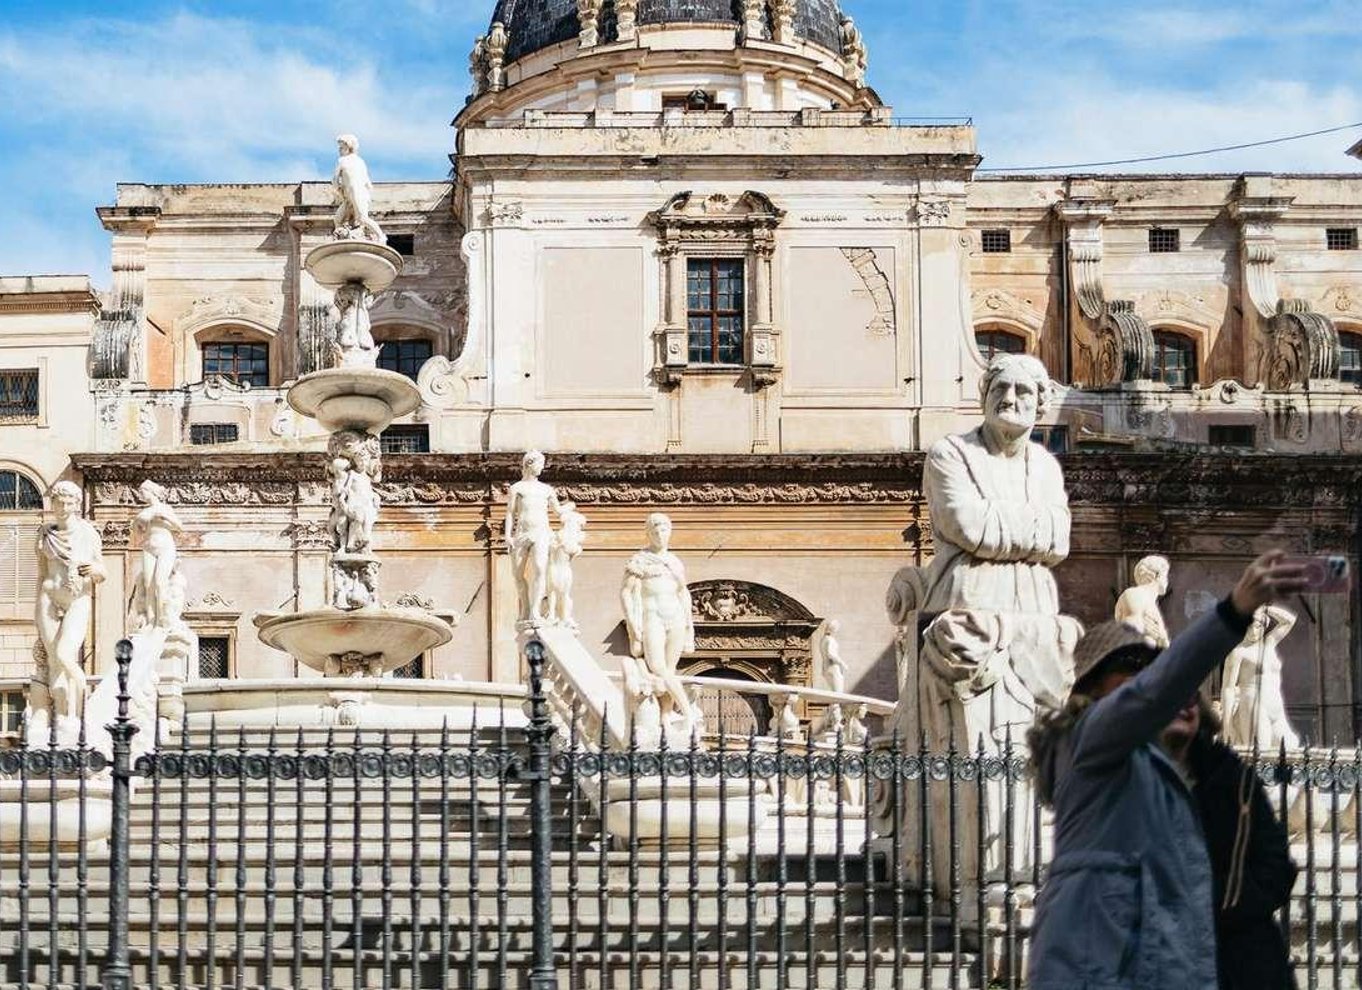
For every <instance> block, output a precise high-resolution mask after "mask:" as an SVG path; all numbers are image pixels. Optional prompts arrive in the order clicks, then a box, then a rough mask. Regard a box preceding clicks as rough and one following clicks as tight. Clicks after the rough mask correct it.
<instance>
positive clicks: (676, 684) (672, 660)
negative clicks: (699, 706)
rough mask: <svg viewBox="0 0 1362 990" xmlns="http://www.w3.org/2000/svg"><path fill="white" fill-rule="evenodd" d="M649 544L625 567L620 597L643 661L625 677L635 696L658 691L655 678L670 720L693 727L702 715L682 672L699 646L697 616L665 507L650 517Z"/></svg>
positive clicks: (634, 651) (632, 644) (633, 649)
mask: <svg viewBox="0 0 1362 990" xmlns="http://www.w3.org/2000/svg"><path fill="white" fill-rule="evenodd" d="M647 533H648V546H647V547H645V548H644V549H642V550H640V551H639V552H638V553H636V554H634V555H633V557H631V558H630V559H629V563H628V565H627V566H626V567H625V569H624V584H623V586H622V587H621V588H620V602H621V604H622V605H623V606H624V624H625V626H626V628H627V629H628V632H629V653H630V655H631V656H632V657H633V658H634V659H635V660H636V661H638V660H641V661H642V664H641V665H640V664H638V663H634V664H632V665H629V664H626V665H625V682H626V687H627V688H628V690H629V691H630V692H631V693H633V694H634V695H635V696H639V695H644V694H651V693H653V692H652V691H651V690H650V689H649V686H648V684H647V680H648V679H652V680H653V681H654V682H655V683H657V684H658V685H660V687H661V688H662V691H663V692H664V693H665V694H666V701H665V702H663V704H664V705H665V706H666V707H665V708H664V710H663V716H662V723H663V724H664V725H666V724H668V722H671V723H672V724H673V725H675V724H676V723H677V722H679V723H680V724H681V726H683V727H685V728H687V729H688V730H693V729H694V727H695V725H696V724H697V722H698V716H697V713H696V711H695V708H694V705H693V703H692V701H691V698H690V695H689V694H688V693H687V691H686V688H685V686H684V685H683V684H682V683H681V679H680V678H679V677H678V676H677V673H676V670H677V665H678V664H679V663H680V660H681V655H682V654H683V653H690V652H693V651H694V650H695V618H694V616H693V615H692V612H691V597H690V589H689V588H688V587H687V586H686V569H685V567H684V566H683V565H682V563H681V560H680V558H678V557H677V556H676V554H674V553H672V552H671V551H670V549H668V548H669V546H670V545H671V537H672V521H671V519H669V518H668V517H667V516H665V515H663V514H662V513H660V512H655V513H653V514H652V515H651V516H649V517H648V524H647Z"/></svg>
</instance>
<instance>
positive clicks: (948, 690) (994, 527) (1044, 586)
mask: <svg viewBox="0 0 1362 990" xmlns="http://www.w3.org/2000/svg"><path fill="white" fill-rule="evenodd" d="M1050 387H1051V384H1050V377H1049V375H1048V374H1047V373H1046V370H1045V366H1044V365H1042V364H1041V363H1040V361H1038V360H1037V359H1036V358H1034V357H1029V356H1026V355H1020V354H1006V355H999V356H998V357H996V358H994V359H993V361H992V362H991V363H990V364H989V367H988V370H987V371H986V373H985V374H984V376H983V378H982V380H981V382H980V386H979V395H980V400H981V402H982V404H983V412H984V422H983V424H982V425H981V426H979V427H978V428H976V429H974V430H971V431H970V432H968V433H965V434H961V435H958V436H951V437H947V438H945V439H943V440H941V441H939V442H938V443H936V444H935V445H934V446H933V447H932V448H931V450H930V451H929V452H928V454H927V460H926V466H925V469H924V473H923V487H924V491H925V494H926V497H927V502H928V509H929V512H930V515H931V519H932V521H933V532H934V542H935V550H936V554H935V557H934V558H933V560H932V562H931V564H930V565H929V566H927V567H926V568H916V567H909V568H905V569H903V570H901V571H900V572H899V573H898V574H897V575H896V576H895V578H894V582H893V584H892V585H891V587H890V590H889V595H888V605H889V608H890V612H891V618H892V619H893V621H894V623H895V625H897V626H898V627H899V629H900V643H901V645H902V647H903V648H904V649H905V650H906V651H907V655H906V656H905V657H904V658H903V670H904V672H905V673H904V676H903V681H904V683H903V685H902V687H901V690H900V694H899V701H898V707H897V709H896V712H895V723H894V727H895V729H896V731H897V733H898V738H899V739H900V740H913V741H915V742H916V741H920V740H921V739H922V738H923V737H924V736H925V738H926V741H927V746H928V748H929V749H930V750H931V751H932V752H938V753H939V752H945V751H946V750H947V749H948V748H949V746H950V745H951V744H952V743H954V745H955V747H956V749H957V751H959V752H970V751H972V750H974V749H976V747H977V746H978V744H979V741H980V739H983V741H984V744H985V746H986V747H987V748H988V749H990V750H992V751H994V752H997V751H999V750H1001V749H1002V748H1003V747H1004V746H1005V745H1006V744H1007V742H1008V740H1009V739H1010V740H1011V742H1012V744H1013V746H1014V747H1015V748H1016V749H1017V750H1020V748H1021V745H1022V743H1023V742H1024V738H1025V735H1026V729H1027V727H1029V726H1030V725H1031V723H1032V721H1033V719H1034V717H1035V714H1036V709H1037V706H1042V705H1043V706H1048V707H1058V706H1060V705H1062V704H1063V703H1064V701H1065V699H1066V698H1067V696H1068V692H1069V688H1070V687H1071V686H1072V683H1073V648H1074V646H1075V645H1076V643H1077V641H1078V638H1079V636H1080V635H1081V634H1082V626H1081V625H1080V624H1079V623H1078V621H1077V620H1075V619H1072V618H1070V617H1068V616H1064V615H1061V614H1060V611H1059V592H1058V589H1057V587H1056V584H1055V578H1054V575H1053V574H1052V573H1051V569H1052V568H1053V567H1055V566H1056V565H1057V564H1059V563H1060V562H1061V561H1063V560H1064V559H1065V557H1067V556H1068V553H1069V529H1070V516H1069V504H1068V496H1067V494H1066V492H1065V489H1064V477H1063V473H1062V471H1061V469H1060V466H1059V462H1058V461H1057V460H1055V458H1054V456H1053V455H1051V454H1050V453H1049V452H1048V451H1047V450H1046V449H1045V448H1044V447H1042V446H1040V445H1039V444H1037V443H1034V442H1032V440H1031V433H1032V430H1033V429H1034V428H1035V425H1036V420H1037V418H1038V417H1039V416H1040V415H1041V414H1042V413H1043V412H1044V409H1045V405H1046V403H1047V401H1048V399H1049V395H1050ZM919 629H921V634H920V635H919ZM986 800H987V806H986V807H985V808H984V809H980V814H981V815H982V820H983V821H984V823H985V827H986V829H987V830H988V834H987V836H986V840H987V841H986V849H987V855H988V858H989V862H988V864H987V866H988V870H989V872H990V874H992V873H993V872H995V871H996V868H997V867H998V866H999V864H1000V862H1001V847H1002V844H1003V843H1002V842H1001V838H1002V837H1001V835H1000V826H1001V823H1002V821H1003V807H1002V800H1003V794H1002V792H1001V790H1000V789H999V790H998V793H993V790H990V791H989V793H988V794H987V796H986ZM1029 806H1030V805H1029V798H1026V797H1023V799H1022V804H1021V807H1029ZM940 811H941V809H936V814H935V818H937V819H939V820H938V821H936V823H935V824H934V826H933V828H934V830H935V829H940V830H941V838H942V841H943V842H944V841H946V840H945V838H944V837H945V835H946V831H945V830H946V828H947V827H948V822H947V821H946V820H945V818H943V817H942V816H941V814H940ZM974 815H975V812H973V811H970V812H969V814H967V815H965V816H964V817H962V818H961V820H962V821H964V820H966V819H969V820H975V819H974V817H973V816H974ZM1029 819H1030V816H1029V815H1018V816H1016V819H1015V820H1016V821H1017V824H1018V827H1019V834H1018V835H1017V836H1015V837H1014V838H1016V839H1017V842H1016V848H1017V849H1018V850H1023V851H1025V850H1029V849H1030V848H1031V843H1030V836H1029V832H1027V833H1025V834H1023V830H1025V829H1026V828H1028V827H1029V824H1030V823H1029ZM912 820H913V819H912V818H911V817H908V818H907V821H909V822H911V821H912ZM883 824H885V825H887V824H888V823H883ZM908 845H909V846H916V843H909V844H908ZM965 845H966V846H967V847H968V848H969V849H971V850H972V849H974V848H975V847H976V846H977V843H974V842H973V840H971V841H970V842H967V843H965ZM939 848H942V847H939ZM908 855H909V856H912V855H913V853H911V852H910V853H909V854H908ZM971 855H972V853H971ZM1025 858H1026V854H1025V852H1022V853H1019V854H1018V859H1015V860H1014V862H1016V863H1018V868H1020V860H1022V859H1025ZM972 869H973V867H972V866H969V868H968V870H967V871H966V875H971V874H970V873H969V870H972ZM941 881H942V878H940V877H938V883H940V882H941Z"/></svg>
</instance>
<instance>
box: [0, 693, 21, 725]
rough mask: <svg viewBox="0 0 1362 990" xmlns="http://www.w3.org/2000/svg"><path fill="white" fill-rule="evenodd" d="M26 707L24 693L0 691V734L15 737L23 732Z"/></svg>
mask: <svg viewBox="0 0 1362 990" xmlns="http://www.w3.org/2000/svg"><path fill="white" fill-rule="evenodd" d="M26 705H27V701H26V700H25V698H24V692H22V691H0V732H4V733H6V734H7V735H8V734H14V735H17V734H18V733H20V732H22V731H23V730H24V708H25V706H26Z"/></svg>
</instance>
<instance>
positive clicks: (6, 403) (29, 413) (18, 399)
mask: <svg viewBox="0 0 1362 990" xmlns="http://www.w3.org/2000/svg"><path fill="white" fill-rule="evenodd" d="M37 418H38V369H37V368H21V369H18V370H15V371H0V423H28V422H32V421H33V420H35V419H37Z"/></svg>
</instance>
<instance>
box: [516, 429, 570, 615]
mask: <svg viewBox="0 0 1362 990" xmlns="http://www.w3.org/2000/svg"><path fill="white" fill-rule="evenodd" d="M520 466H521V475H520V480H519V481H517V482H516V483H515V484H513V485H512V486H511V489H510V492H509V493H508V494H507V498H506V521H505V523H504V525H503V527H502V534H503V536H504V537H505V539H506V547H507V549H508V550H509V551H510V554H511V574H512V576H513V577H514V578H515V586H516V594H517V598H518V600H519V605H520V607H519V611H518V613H517V618H518V621H519V626H518V627H519V628H522V629H523V628H530V627H533V626H536V625H542V624H545V623H546V622H547V621H548V615H547V613H546V612H545V608H544V599H545V597H546V596H547V595H548V591H549V587H548V579H549V553H550V552H551V551H552V549H553V546H554V534H553V527H552V525H551V524H550V522H549V512H550V511H552V512H553V514H554V515H556V516H557V517H558V518H559V519H562V518H563V507H562V505H561V504H560V503H559V501H558V492H557V491H555V490H554V488H553V486H552V485H548V484H545V483H544V482H542V481H540V480H539V476H540V475H541V474H542V473H543V472H544V455H543V454H541V453H540V452H539V451H537V450H531V451H530V452H529V453H527V454H526V455H525V456H524V457H523V458H521V462H520Z"/></svg>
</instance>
